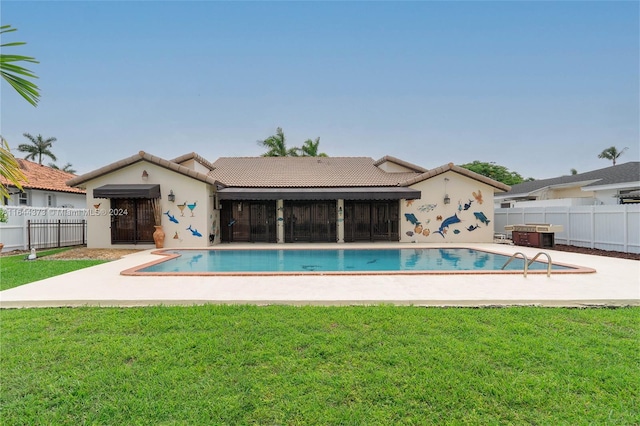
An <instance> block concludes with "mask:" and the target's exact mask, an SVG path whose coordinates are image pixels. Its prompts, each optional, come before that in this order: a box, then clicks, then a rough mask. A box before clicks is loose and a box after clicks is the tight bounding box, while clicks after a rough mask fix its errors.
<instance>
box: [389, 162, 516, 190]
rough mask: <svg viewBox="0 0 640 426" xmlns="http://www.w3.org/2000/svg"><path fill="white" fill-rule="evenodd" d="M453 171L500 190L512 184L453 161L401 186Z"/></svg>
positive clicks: (506, 188)
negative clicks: (468, 168) (457, 164)
mask: <svg viewBox="0 0 640 426" xmlns="http://www.w3.org/2000/svg"><path fill="white" fill-rule="evenodd" d="M448 171H452V172H454V173H458V174H461V175H463V176H466V177H468V178H471V179H475V180H477V181H480V182H483V183H486V184H487V185H489V186H492V187H494V188H496V189H498V190H500V191H508V190H509V188H510V186H509V185H505V184H504V183H502V182H498V181H495V180H493V179H491V178H488V177H486V176H483V175H481V174H478V173H476V172H472V171H471V170H467V169H465V168H464V167H460V166H456V165H455V164H453V163H449V164H445V165H444V166H440V167H436V168H435V169H431V170H429V171H428V172H425V173H422V174H420V175H418V176H415V177H413V178H411V179H408V180H406V181H405V182H401V183H400V186H409V185H413V184H415V183H418V182H422V181H423V180H427V179H430V178H432V177H435V176H438V175H440V174H442V173H445V172H448Z"/></svg>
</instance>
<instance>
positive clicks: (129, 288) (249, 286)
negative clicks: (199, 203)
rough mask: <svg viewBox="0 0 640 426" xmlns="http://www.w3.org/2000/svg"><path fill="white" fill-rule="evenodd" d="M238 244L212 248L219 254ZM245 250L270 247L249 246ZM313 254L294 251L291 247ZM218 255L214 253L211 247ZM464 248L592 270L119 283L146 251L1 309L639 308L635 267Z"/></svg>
mask: <svg viewBox="0 0 640 426" xmlns="http://www.w3.org/2000/svg"><path fill="white" fill-rule="evenodd" d="M372 246H373V247H376V248H387V247H394V248H439V247H445V248H446V247H449V248H450V247H455V246H453V245H446V244H445V245H435V244H410V245H409V244H406V243H404V244H399V243H398V244H374V245H372V244H349V245H345V244H326V245H324V244H323V245H322V247H323V248H326V247H332V248H363V247H366V248H371V247H372ZM238 247H239V245H225V246H219V248H222V249H228V248H238ZM250 247H251V248H255V249H259V248H274V246H273V245H266V244H251V245H250ZM309 247H310V248H319V245H318V244H312V245H311V244H296V245H295V248H309ZM216 248H218V247H216ZM465 248H471V249H477V250H485V251H492V252H497V253H503V254H506V255H508V256H511V255H512V254H514V253H515V252H522V253H524V254H525V255H526V256H527V257H528V258H529V259H531V258H532V257H533V256H535V255H536V254H537V253H538V252H540V251H544V252H546V253H548V254H549V255H550V256H551V258H552V259H553V262H554V263H556V262H557V263H565V264H572V265H578V266H584V267H589V268H593V269H595V270H596V272H595V273H587V274H553V273H552V275H551V277H547V276H546V274H532V273H529V274H528V275H527V277H524V276H523V274H508V275H506V274H505V275H502V274H486V273H485V274H452V275H442V274H440V275H428V274H426V275H328V276H322V275H312V276H306V275H294V276H290V275H289V276H279V275H276V276H188V277H185V276H166V277H165V276H124V275H120V272H121V271H123V270H126V269H129V268H133V267H135V266H137V265H141V264H144V263H147V262H151V261H154V260H156V259H158V258H159V256H158V255H155V254H152V253H151V252H152V251H153V250H148V251H144V252H140V253H136V254H132V255H128V256H125V257H123V258H122V259H120V260H116V261H112V262H108V263H104V264H101V265H97V266H93V267H90V268H86V269H81V270H78V271H74V272H70V273H67V274H63V275H59V276H56V277H52V278H47V279H44V280H41V281H36V282H33V283H30V284H25V285H22V286H19V287H15V288H12V289H8V290H5V291H2V292H0V307H1V308H26V307H65V306H149V305H198V304H206V303H225V304H260V305H262V304H291V305H363V304H396V305H416V306H495V305H500V306H512V305H535V306H571V307H576V306H577V307H579V306H629V305H632V306H640V261H636V260H626V259H617V258H611V257H602V256H591V255H584V254H577V253H569V252H561V251H555V250H551V249H543V250H541V249H537V248H529V247H520V246H510V245H505V244H465Z"/></svg>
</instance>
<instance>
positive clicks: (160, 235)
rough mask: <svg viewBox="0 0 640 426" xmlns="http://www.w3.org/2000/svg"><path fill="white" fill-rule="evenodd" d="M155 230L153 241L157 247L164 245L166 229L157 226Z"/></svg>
mask: <svg viewBox="0 0 640 426" xmlns="http://www.w3.org/2000/svg"><path fill="white" fill-rule="evenodd" d="M154 228H156V230H155V231H153V241H154V242H155V243H156V248H163V247H164V237H165V234H164V231H163V230H162V226H155V227H154Z"/></svg>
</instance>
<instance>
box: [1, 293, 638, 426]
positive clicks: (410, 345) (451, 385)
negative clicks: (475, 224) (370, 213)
mask: <svg viewBox="0 0 640 426" xmlns="http://www.w3.org/2000/svg"><path fill="white" fill-rule="evenodd" d="M0 320H1V326H2V334H1V336H0V343H1V347H2V351H1V353H0V365H1V366H2V369H1V370H0V383H1V384H2V391H1V393H0V407H1V412H0V415H1V418H2V423H3V424H4V425H18V424H20V425H22V424H105V425H107V424H131V425H136V424H234V425H235V424H281V425H299V424H300V425H301V424H304V425H307V424H331V425H334V424H347V425H349V424H351V425H362V424H367V425H389V424H419V425H424V424H554V425H556V424H561V425H562V424H564V425H575V424H621V425H628V424H638V423H639V422H640V406H639V402H638V401H640V394H639V390H638V387H639V385H638V383H640V373H639V372H640V355H639V353H638V347H639V344H640V339H639V331H638V324H639V323H640V309H638V308H620V309H588V310H581V309H559V308H555V309H553V308H503V309H461V308H459V309H444V308H417V307H393V306H372V307H309V306H306V307H291V306H267V307H256V306H219V305H206V306H199V307H149V308H79V309H78V308H76V309H22V310H2V311H0Z"/></svg>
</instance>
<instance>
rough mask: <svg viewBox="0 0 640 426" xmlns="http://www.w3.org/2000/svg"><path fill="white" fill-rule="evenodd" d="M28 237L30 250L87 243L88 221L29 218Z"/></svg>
mask: <svg viewBox="0 0 640 426" xmlns="http://www.w3.org/2000/svg"><path fill="white" fill-rule="evenodd" d="M27 238H28V240H27V245H28V248H29V250H31V249H32V248H35V249H43V248H54V247H69V246H77V245H85V244H86V243H87V221H86V220H78V221H68V220H57V221H50V220H28V221H27Z"/></svg>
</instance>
